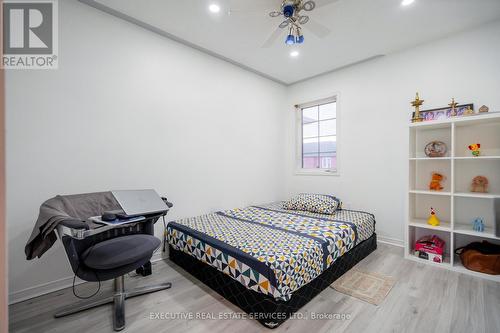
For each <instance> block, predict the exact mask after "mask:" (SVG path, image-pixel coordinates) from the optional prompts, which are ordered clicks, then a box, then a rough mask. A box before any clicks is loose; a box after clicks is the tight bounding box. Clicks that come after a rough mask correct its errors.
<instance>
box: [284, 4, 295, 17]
mask: <svg viewBox="0 0 500 333" xmlns="http://www.w3.org/2000/svg"><path fill="white" fill-rule="evenodd" d="M294 11H295V6H294V5H293V4H285V5H284V6H283V15H284V16H285V17H292V16H293V13H294Z"/></svg>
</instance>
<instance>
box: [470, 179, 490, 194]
mask: <svg viewBox="0 0 500 333" xmlns="http://www.w3.org/2000/svg"><path fill="white" fill-rule="evenodd" d="M470 190H471V192H478V193H488V178H486V177H484V176H476V177H474V179H472V184H471V189H470Z"/></svg>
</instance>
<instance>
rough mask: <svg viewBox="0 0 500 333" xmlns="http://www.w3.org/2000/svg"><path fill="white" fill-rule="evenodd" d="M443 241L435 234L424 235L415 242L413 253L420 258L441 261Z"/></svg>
mask: <svg viewBox="0 0 500 333" xmlns="http://www.w3.org/2000/svg"><path fill="white" fill-rule="evenodd" d="M444 245H445V241H444V240H442V239H441V238H439V237H438V236H436V235H433V236H424V237H422V238H420V239H419V240H418V241H416V242H415V255H416V256H417V257H419V258H421V259H425V260H429V261H433V262H436V263H442V262H443V256H444Z"/></svg>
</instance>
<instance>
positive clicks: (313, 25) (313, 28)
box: [302, 18, 332, 38]
mask: <svg viewBox="0 0 500 333" xmlns="http://www.w3.org/2000/svg"><path fill="white" fill-rule="evenodd" d="M302 27H304V29H307V30H309V31H310V32H312V33H313V34H314V35H316V36H317V37H319V38H325V37H326V36H328V35H329V34H330V33H331V32H332V31H331V30H330V29H328V28H327V27H326V26H324V25H323V24H321V23H319V22H318V21H316V20H314V19H312V18H309V22H307V24H304V25H303V26H302Z"/></svg>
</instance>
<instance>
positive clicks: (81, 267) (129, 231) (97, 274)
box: [61, 217, 158, 281]
mask: <svg viewBox="0 0 500 333" xmlns="http://www.w3.org/2000/svg"><path fill="white" fill-rule="evenodd" d="M157 220H158V217H155V218H150V219H148V220H146V221H142V222H140V223H137V224H136V225H135V226H132V227H130V226H125V227H118V228H114V229H111V230H108V231H105V232H103V233H99V234H97V235H94V236H90V237H87V238H85V239H75V238H72V237H69V236H62V237H61V241H62V243H63V245H64V249H65V251H66V254H67V256H68V260H69V263H70V265H71V268H72V270H73V272H74V273H75V275H76V276H78V277H79V278H80V279H82V280H85V281H105V280H109V279H113V278H115V277H116V276H120V275H121V274H120V272H106V271H96V270H94V269H91V268H89V267H87V266H86V265H85V264H84V260H85V258H84V257H83V253H84V252H85V251H86V250H87V249H88V248H90V247H92V246H94V245H96V244H98V243H100V242H103V241H106V240H109V239H112V238H116V237H122V236H128V235H136V234H148V235H154V223H155V222H156V221H157Z"/></svg>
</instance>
